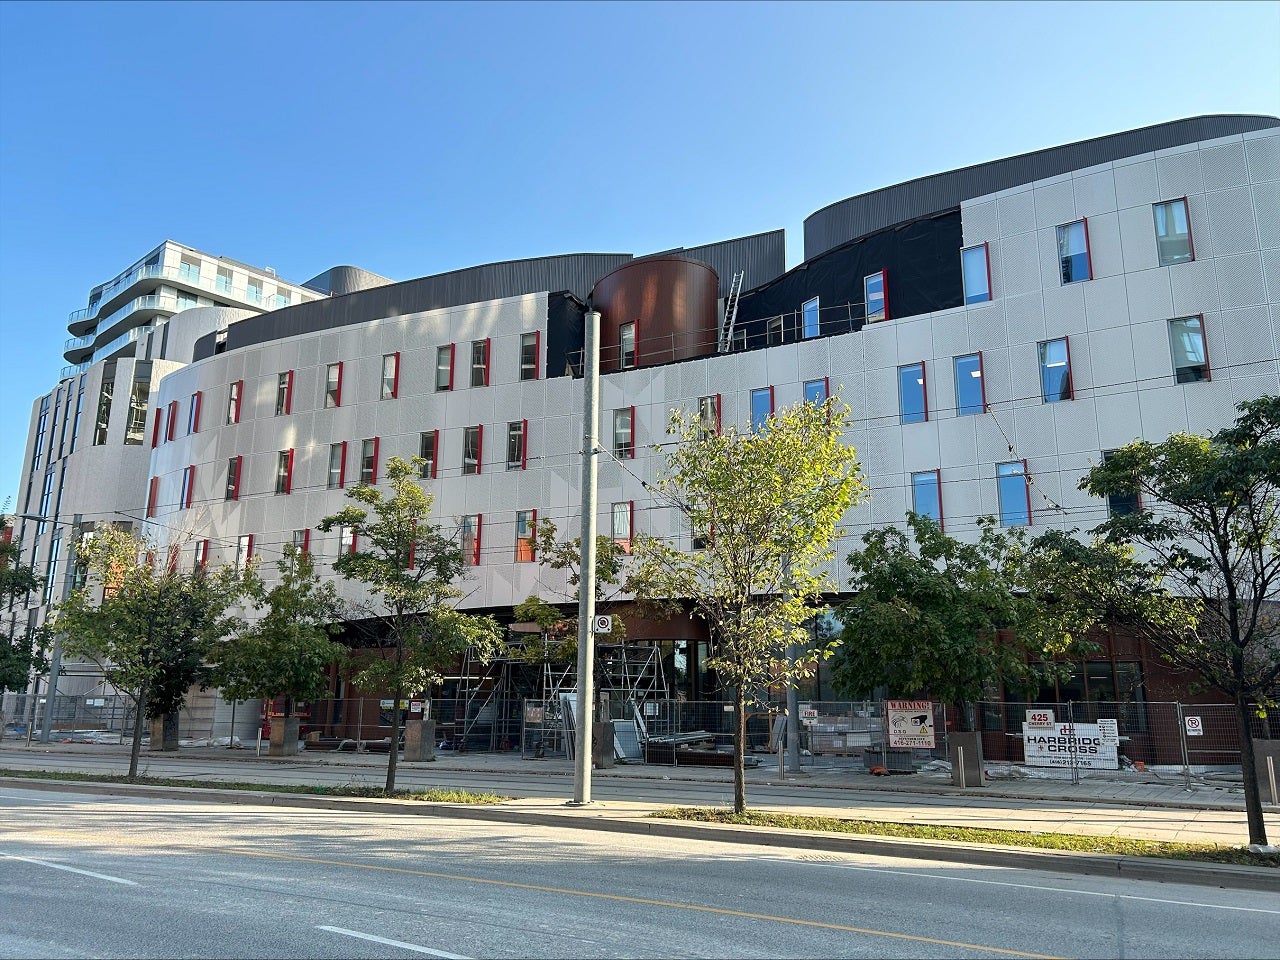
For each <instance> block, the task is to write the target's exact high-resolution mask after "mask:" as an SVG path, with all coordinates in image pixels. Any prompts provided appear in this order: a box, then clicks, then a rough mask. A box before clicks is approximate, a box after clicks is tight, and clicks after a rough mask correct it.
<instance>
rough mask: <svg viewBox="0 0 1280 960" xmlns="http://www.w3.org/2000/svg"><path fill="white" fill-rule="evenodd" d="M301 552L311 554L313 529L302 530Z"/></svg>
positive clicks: (305, 528)
mask: <svg viewBox="0 0 1280 960" xmlns="http://www.w3.org/2000/svg"><path fill="white" fill-rule="evenodd" d="M301 552H302V553H310V552H311V528H310V527H303V528H302V551H301Z"/></svg>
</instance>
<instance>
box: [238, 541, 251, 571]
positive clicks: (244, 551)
mask: <svg viewBox="0 0 1280 960" xmlns="http://www.w3.org/2000/svg"><path fill="white" fill-rule="evenodd" d="M252 559H253V534H252V533H242V534H241V535H240V536H239V537H238V538H236V569H237V570H244V568H245V567H247V566H248V565H249V561H250V560H252Z"/></svg>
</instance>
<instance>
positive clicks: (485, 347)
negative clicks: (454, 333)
mask: <svg viewBox="0 0 1280 960" xmlns="http://www.w3.org/2000/svg"><path fill="white" fill-rule="evenodd" d="M471 385H472V386H473V387H487V386H488V385H489V341H488V340H487V339H485V340H472V341H471Z"/></svg>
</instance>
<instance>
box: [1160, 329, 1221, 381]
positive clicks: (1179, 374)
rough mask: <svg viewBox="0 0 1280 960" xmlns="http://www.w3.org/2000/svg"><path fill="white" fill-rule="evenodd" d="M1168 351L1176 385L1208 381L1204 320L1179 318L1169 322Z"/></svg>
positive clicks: (1207, 356) (1207, 355)
mask: <svg viewBox="0 0 1280 960" xmlns="http://www.w3.org/2000/svg"><path fill="white" fill-rule="evenodd" d="M1169 350H1170V352H1172V354H1173V375H1174V378H1175V379H1176V380H1177V382H1178V383H1195V382H1196V381H1197V380H1209V379H1211V378H1210V376H1209V354H1208V351H1206V350H1205V343H1204V318H1203V317H1180V318H1179V319H1177V320H1170V321H1169Z"/></svg>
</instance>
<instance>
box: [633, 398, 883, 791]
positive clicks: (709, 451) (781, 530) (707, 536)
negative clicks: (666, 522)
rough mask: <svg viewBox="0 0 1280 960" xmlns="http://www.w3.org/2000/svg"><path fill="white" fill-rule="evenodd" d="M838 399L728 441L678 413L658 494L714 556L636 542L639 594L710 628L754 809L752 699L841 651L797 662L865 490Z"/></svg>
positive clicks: (808, 654)
mask: <svg viewBox="0 0 1280 960" xmlns="http://www.w3.org/2000/svg"><path fill="white" fill-rule="evenodd" d="M848 413H849V410H848V407H847V406H845V405H844V404H843V403H842V402H841V401H839V400H838V399H835V398H833V399H831V400H828V401H827V402H826V403H825V404H822V405H815V404H810V403H801V404H798V405H796V406H795V407H791V408H788V409H784V410H782V411H779V412H778V413H777V414H776V415H774V416H772V417H770V418H769V420H768V421H767V423H765V424H763V425H762V427H761V429H760V430H759V432H754V433H740V432H738V431H737V429H736V428H733V427H730V428H729V429H728V430H726V431H725V432H724V433H722V434H717V433H714V432H711V431H709V430H707V429H706V427H705V424H703V423H702V422H701V420H700V419H699V418H698V417H697V416H692V415H689V414H686V413H684V412H681V411H679V410H677V411H675V412H673V413H672V416H671V421H670V427H669V431H670V432H671V433H672V434H674V435H675V437H676V439H677V441H678V442H677V443H676V444H674V445H673V446H672V448H671V449H670V451H669V452H668V453H667V455H666V465H665V470H664V472H663V476H662V478H661V479H660V480H659V481H658V484H657V489H658V492H659V494H660V495H661V496H664V497H666V498H667V499H668V500H670V501H671V502H673V503H675V504H677V505H679V507H680V508H681V509H682V510H683V511H684V513H685V515H686V516H687V518H688V522H689V524H690V527H691V529H692V530H693V532H694V534H695V536H697V537H699V538H700V539H701V541H702V544H703V547H702V549H695V550H687V549H682V547H681V546H678V545H677V544H675V543H672V542H668V541H667V540H663V539H660V538H657V537H651V536H638V537H637V538H636V540H635V545H634V552H635V564H636V565H635V567H634V569H633V571H632V575H631V577H630V579H629V581H628V589H629V590H630V591H631V592H632V593H634V594H635V595H636V597H637V598H640V599H642V600H644V601H645V602H648V603H653V604H662V605H666V607H667V608H668V609H676V608H679V607H680V606H681V604H682V603H685V602H687V603H688V604H689V605H690V606H691V607H692V610H693V612H694V613H696V614H697V615H698V616H700V617H701V618H702V619H703V620H704V621H705V622H706V624H707V627H708V630H709V632H710V637H711V647H712V655H711V657H710V658H709V659H708V661H707V663H708V666H710V667H712V668H713V669H715V670H716V672H717V673H718V674H719V676H720V678H721V680H722V681H723V682H725V683H726V684H728V685H729V686H732V687H733V689H734V700H735V705H736V708H737V709H736V713H735V717H734V738H733V741H734V747H733V754H734V756H733V760H734V809H735V810H736V811H737V812H739V813H742V812H745V811H746V808H747V807H746V804H747V801H746V778H745V756H746V742H747V741H746V702H747V697H748V696H749V695H754V693H755V691H756V690H757V689H760V688H763V687H765V686H767V685H768V684H770V683H774V682H780V681H785V680H792V679H795V678H796V677H798V676H800V675H802V674H803V673H804V672H806V671H807V670H809V669H811V667H812V664H813V662H814V661H815V660H816V659H817V658H819V657H824V656H828V655H830V650H831V647H830V645H829V644H826V645H819V646H817V647H815V648H810V649H807V650H806V651H805V652H804V653H803V654H802V655H801V656H800V657H799V658H797V660H796V661H795V662H794V663H793V662H788V660H787V656H786V655H787V649H788V646H789V645H790V644H792V643H796V644H797V645H800V644H805V643H807V641H808V635H807V633H806V631H805V629H804V624H805V623H806V621H807V620H808V619H809V617H811V616H812V615H813V613H814V607H815V606H816V605H819V604H820V602H821V598H822V596H823V595H824V594H825V593H828V592H830V591H831V589H832V587H833V585H832V584H831V583H830V579H829V577H828V576H827V574H826V572H825V570H826V568H827V566H828V565H829V563H830V560H831V557H832V548H831V544H832V541H833V539H834V537H835V535H836V530H837V525H838V524H839V522H840V519H841V517H842V516H843V515H844V513H845V511H846V510H848V509H849V507H850V506H851V505H852V504H853V503H854V502H855V501H856V500H857V499H858V498H859V497H860V496H861V494H862V493H863V491H864V490H865V487H864V485H863V481H862V478H861V474H860V472H859V467H858V461H857V455H856V453H855V452H854V450H853V448H852V447H849V446H848V445H846V444H845V442H844V439H843V434H844V431H845V428H846V424H847V418H848Z"/></svg>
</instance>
